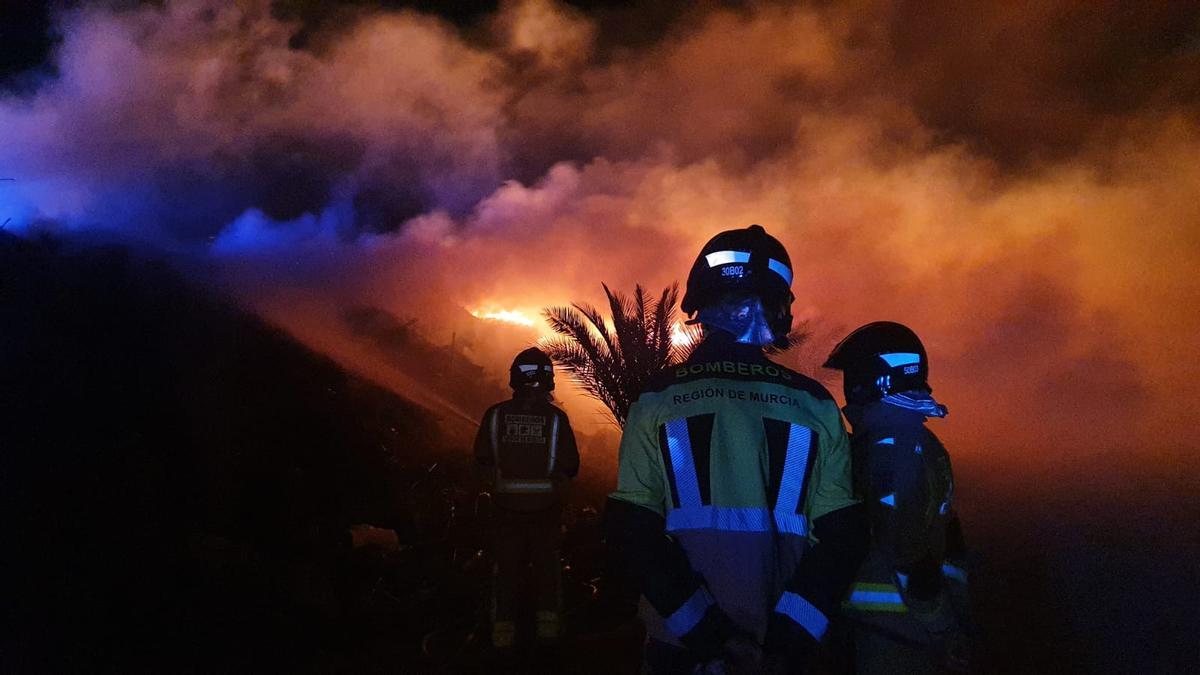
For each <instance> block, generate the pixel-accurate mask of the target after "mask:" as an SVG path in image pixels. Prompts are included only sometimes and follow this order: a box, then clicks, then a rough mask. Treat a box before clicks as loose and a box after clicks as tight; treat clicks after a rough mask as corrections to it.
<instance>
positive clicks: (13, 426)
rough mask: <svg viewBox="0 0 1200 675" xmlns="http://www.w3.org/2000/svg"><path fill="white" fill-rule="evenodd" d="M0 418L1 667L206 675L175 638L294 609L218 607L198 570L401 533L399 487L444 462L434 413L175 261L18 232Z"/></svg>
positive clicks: (5, 315)
mask: <svg viewBox="0 0 1200 675" xmlns="http://www.w3.org/2000/svg"><path fill="white" fill-rule="evenodd" d="M0 421H2V423H0V500H2V502H0V513H2V515H0V518H2V519H3V521H4V530H3V531H4V533H5V537H4V548H5V551H6V553H5V555H4V556H0V558H3V561H4V562H3V563H2V564H3V565H4V569H3V570H0V571H2V573H3V574H2V578H3V582H2V583H3V584H4V588H3V589H2V590H0V595H2V596H3V597H4V598H5V600H4V603H3V607H4V615H3V619H2V620H3V622H4V626H3V628H2V629H0V631H2V635H3V637H0V670H4V671H6V672H12V671H14V670H15V671H21V672H25V671H29V670H38V671H41V670H46V669H53V670H61V669H66V670H77V669H84V670H89V671H96V670H108V669H114V670H126V669H128V668H129V667H130V666H131V665H134V666H135V669H140V668H137V667H136V664H137V663H142V664H143V665H145V666H147V667H149V668H151V669H153V668H155V667H160V666H162V665H168V664H174V665H175V666H178V667H180V668H182V669H184V670H190V669H192V668H196V667H198V665H197V663H196V661H194V660H192V661H190V662H187V663H184V662H175V661H174V660H173V659H174V658H177V657H176V656H174V655H178V654H179V652H180V650H179V649H178V645H179V644H180V641H181V640H182V641H187V640H190V639H191V638H193V637H196V635H198V633H196V629H197V628H198V627H205V626H206V627H207V628H205V630H208V631H211V630H218V631H219V629H218V628H215V627H216V626H220V625H224V624H229V625H231V626H232V625H238V624H239V623H255V624H257V625H256V628H255V630H259V631H267V630H268V627H267V626H266V625H265V624H268V623H270V621H271V620H274V619H277V618H278V616H277V615H276V614H271V612H272V611H274V610H265V609H263V607H264V606H266V605H268V604H270V603H271V602H274V601H275V600H277V599H278V598H268V597H267V596H268V595H270V594H269V593H268V591H267V590H266V586H269V585H270V584H266V585H263V588H255V589H254V590H251V591H249V592H247V593H245V594H240V595H239V594H232V595H231V596H230V598H232V600H229V601H230V602H232V603H233V605H232V606H229V605H225V606H223V607H219V608H217V607H214V606H213V605H215V604H217V603H216V601H215V600H214V599H213V594H212V592H211V591H212V587H211V585H210V582H211V581H212V579H208V578H206V577H205V576H204V575H203V574H201V575H200V576H199V577H198V576H197V575H196V574H194V571H195V569H196V568H197V565H200V566H201V567H203V564H204V561H205V560H208V559H211V558H213V557H214V555H216V557H218V558H220V557H221V556H222V555H225V554H229V555H231V556H232V557H233V558H241V559H253V560H256V561H272V562H271V563H270V564H271V565H275V567H272V568H270V569H272V570H280V569H293V568H291V567H288V565H289V564H291V562H296V561H299V562H300V563H303V564H307V563H308V562H310V561H312V560H317V559H320V558H321V556H323V555H325V553H326V552H327V551H331V550H335V549H337V548H338V546H340V544H341V539H342V538H343V537H344V536H345V532H346V527H347V526H348V525H350V524H352V523H359V522H370V523H374V524H379V525H384V526H388V527H393V528H397V529H399V530H401V531H403V529H404V528H405V523H406V522H409V521H410V518H409V514H408V513H406V510H405V508H404V506H403V505H402V503H403V497H402V494H401V490H400V487H399V486H401V485H402V484H407V481H408V480H410V479H409V478H407V477H406V475H407V474H408V473H410V472H411V471H413V470H414V468H415V467H418V466H419V465H420V464H421V463H422V462H423V461H426V460H427V459H428V458H430V457H437V456H444V453H445V450H446V449H445V448H443V447H441V445H442V441H441V440H440V438H439V435H438V432H437V426H436V420H435V419H434V418H433V416H432V415H431V414H430V413H428V412H427V411H425V410H424V409H422V408H419V407H417V406H415V405H413V404H411V403H409V402H407V401H405V400H404V399H402V398H400V397H398V396H396V395H394V394H393V393H391V392H389V391H387V390H385V389H383V388H381V387H378V386H376V385H373V384H371V383H369V382H366V381H364V380H362V379H360V378H357V377H355V376H352V375H350V374H348V373H347V372H346V371H344V370H343V369H342V368H340V367H339V366H338V365H336V364H335V363H334V362H332V361H331V360H329V359H328V358H325V357H323V356H320V355H318V354H315V353H313V352H311V351H310V350H308V349H306V348H305V347H303V346H301V345H299V344H298V343H297V342H295V341H294V340H292V339H291V338H289V337H288V336H287V335H285V334H284V333H282V332H281V331H279V330H277V329H275V328H272V327H270V326H268V325H266V324H264V323H263V322H262V321H260V320H258V319H257V318H255V317H253V316H251V315H249V314H247V313H246V312H243V311H241V310H240V309H238V308H237V307H236V306H234V305H233V304H231V303H229V302H227V301H223V300H220V299H218V298H217V297H216V296H215V295H214V294H213V293H210V292H208V291H207V290H205V289H203V288H200V287H197V286H196V285H194V284H192V283H190V282H188V281H186V280H184V279H183V278H182V277H181V276H180V275H178V274H176V273H175V272H173V271H172V270H171V269H170V268H169V267H168V266H166V265H165V264H163V263H160V262H154V261H148V260H145V259H142V258H140V257H138V256H135V255H133V254H131V253H130V252H129V251H128V250H126V249H123V248H120V247H115V246H109V247H93V248H87V249H72V247H70V246H68V245H65V244H62V243H61V242H55V241H50V240H43V241H27V240H24V239H20V238H17V237H15V236H12V235H10V234H6V233H2V232H0ZM214 551H217V552H218V553H216V554H214ZM230 552H232V553H230ZM266 576H270V577H273V578H274V577H281V576H286V575H285V574H273V573H272V574H267V575H266ZM280 583H282V581H281V582H280ZM251 586H254V584H251ZM256 594H257V595H256ZM283 595H287V593H283ZM226 600H228V598H226ZM239 603H244V606H241V605H239ZM206 608H207V609H206ZM206 611H212V612H213V614H212V615H211V616H206V615H205V612H206ZM264 612H265V614H264ZM264 616H265V617H267V618H266V619H265V620H263V621H259V620H258V619H259V618H262V617H264ZM249 617H257V618H255V619H251V618H249ZM272 617H273V618H272ZM228 630H229V631H230V632H231V633H232V632H233V631H234V629H233V628H230V629H228ZM229 637H230V636H229V635H224V636H220V637H214V638H213V639H214V640H215V641H217V642H220V641H223V640H225V639H227V638H229ZM196 639H200V638H198V637H197V638H196ZM243 639H246V640H249V639H250V637H249V636H246V637H244V638H243ZM168 644H174V645H176V647H171V648H168V647H167V646H166V645H168ZM156 645H163V646H162V647H161V649H162V650H163V653H164V654H166V653H170V654H172V655H173V656H170V657H164V658H165V661H163V662H158V661H156V660H155V658H154V657H153V653H154V650H155V649H159V647H156ZM212 648H216V649H220V646H219V645H216V644H213V645H198V646H196V651H197V653H207V652H210V651H212ZM261 648H262V647H261V646H260V649H261ZM178 658H184V659H185V660H187V659H191V658H192V657H190V656H188V657H184V656H182V655H180V656H178ZM147 659H149V660H147ZM151 664H153V665H151ZM276 665H278V663H277V664H276ZM172 669H174V668H172ZM201 669H203V668H201Z"/></svg>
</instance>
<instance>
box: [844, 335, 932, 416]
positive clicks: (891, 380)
mask: <svg viewBox="0 0 1200 675" xmlns="http://www.w3.org/2000/svg"><path fill="white" fill-rule="evenodd" d="M825 367H826V368H833V369H835V370H840V371H842V389H843V391H844V392H845V394H846V402H847V403H856V404H859V405H864V404H867V403H870V402H872V401H877V400H879V399H881V398H883V397H884V396H887V395H888V394H893V393H900V392H905V391H925V392H932V391H933V388H932V387H930V386H929V359H928V357H927V356H926V354H925V345H923V344H921V338H919V337H917V334H916V333H914V332H913V331H912V329H910V328H909V327H907V326H905V325H903V324H899V323H895V322H892V321H876V322H874V323H869V324H867V325H865V326H862V327H860V328H858V329H856V330H854V331H853V332H852V333H850V334H849V335H847V336H846V337H845V338H843V339H842V341H841V342H839V343H838V345H837V346H836V347H834V348H833V352H831V353H830V354H829V358H828V359H827V360H826V361H825Z"/></svg>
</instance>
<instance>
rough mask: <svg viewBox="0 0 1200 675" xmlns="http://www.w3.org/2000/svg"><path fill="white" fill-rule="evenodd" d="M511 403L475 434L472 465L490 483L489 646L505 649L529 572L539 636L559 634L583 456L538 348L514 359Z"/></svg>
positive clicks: (487, 417) (494, 410) (492, 411)
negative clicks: (568, 494) (568, 515)
mask: <svg viewBox="0 0 1200 675" xmlns="http://www.w3.org/2000/svg"><path fill="white" fill-rule="evenodd" d="M509 384H510V385H511V386H512V388H513V397H512V399H511V400H508V401H503V402H501V403H497V404H496V405H494V406H492V407H491V408H489V409H488V411H487V412H486V413H484V415H483V420H482V421H481V422H480V425H479V433H478V434H477V435H476V437H475V461H476V462H477V463H478V464H479V465H480V466H481V467H483V468H484V469H485V470H486V471H487V472H488V473H489V474H491V479H492V483H493V494H494V498H493V504H494V505H495V507H496V508H495V509H494V511H495V513H494V517H493V523H492V556H493V558H494V560H495V568H494V569H495V574H494V577H493V583H492V644H493V646H495V647H497V648H500V649H504V648H507V647H511V646H512V645H513V643H514V640H515V638H516V623H515V621H514V610H515V608H516V607H515V606H516V605H517V604H518V603H517V598H516V597H515V593H516V590H517V589H518V588H520V587H521V586H522V584H521V581H522V577H523V572H524V571H525V570H526V569H531V571H532V574H533V580H532V581H533V584H532V586H533V588H534V589H536V590H535V592H536V595H537V597H536V598H535V601H536V603H535V604H536V610H537V623H536V626H537V637H538V638H539V639H541V640H553V639H555V638H557V637H558V636H559V632H560V630H561V628H560V618H559V611H560V608H559V604H560V592H561V589H560V584H561V579H560V575H561V568H560V566H559V553H558V549H559V540H560V538H561V531H560V527H561V517H562V496H563V490H564V488H565V486H566V484H567V482H568V481H569V480H570V479H571V478H573V477H574V476H575V474H576V473H578V471H579V451H578V449H577V448H576V445H575V434H574V433H573V432H572V431H571V423H570V422H569V421H568V420H567V415H566V413H564V412H563V411H562V410H559V409H558V408H557V407H555V406H554V405H553V404H551V403H550V392H551V391H552V390H553V389H554V365H553V364H552V363H551V361H550V358H549V357H547V356H546V355H545V354H544V353H542V352H541V351H540V350H538V349H533V348H530V349H526V350H525V351H523V352H521V353H520V354H518V355H517V358H516V359H515V360H514V361H513V364H512V368H511V369H510V378H509Z"/></svg>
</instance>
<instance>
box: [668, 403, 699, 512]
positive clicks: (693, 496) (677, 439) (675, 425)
mask: <svg viewBox="0 0 1200 675" xmlns="http://www.w3.org/2000/svg"><path fill="white" fill-rule="evenodd" d="M666 428H667V449H668V450H669V451H670V453H671V471H672V472H674V474H675V489H676V490H678V491H679V506H680V507H682V508H689V507H698V506H700V483H699V481H698V480H697V479H696V465H695V463H694V462H693V460H692V439H691V436H689V435H688V422H687V418H686V417H680V418H678V419H673V420H670V421H669V422H667V424H666Z"/></svg>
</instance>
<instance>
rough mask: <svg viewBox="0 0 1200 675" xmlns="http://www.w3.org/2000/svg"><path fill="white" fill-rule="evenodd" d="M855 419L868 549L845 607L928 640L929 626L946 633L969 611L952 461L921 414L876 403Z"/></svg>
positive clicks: (909, 637) (905, 635) (890, 629)
mask: <svg viewBox="0 0 1200 675" xmlns="http://www.w3.org/2000/svg"><path fill="white" fill-rule="evenodd" d="M851 417H852V422H853V424H854V435H853V437H852V439H851V444H852V449H853V453H854V458H855V465H856V470H857V473H858V475H857V476H856V483H857V484H858V488H859V490H860V491H861V493H862V494H863V495H864V496H865V497H866V500H865V501H866V503H867V504H868V508H869V509H870V519H871V551H870V554H869V555H868V557H867V560H866V561H865V563H864V564H863V566H862V568H861V569H860V570H859V574H858V579H857V581H856V582H855V584H854V586H853V587H852V588H851V592H850V594H849V596H848V597H847V600H846V606H847V609H848V610H849V611H850V613H851V614H852V615H853V616H855V617H856V618H857V619H858V620H860V621H863V622H866V623H869V624H873V625H876V626H878V627H880V628H881V629H883V630H885V631H886V632H887V633H891V634H894V635H895V636H896V637H897V638H900V639H903V640H906V641H910V642H919V643H923V642H927V641H929V640H930V639H931V635H930V634H929V629H930V628H931V627H932V628H936V629H939V630H948V629H950V628H951V627H952V626H953V624H955V623H958V622H959V621H962V620H963V619H964V616H963V615H964V613H965V611H966V608H965V602H964V599H965V594H966V572H965V570H964V566H963V565H964V561H963V557H964V554H965V551H964V545H963V540H962V531H961V528H960V526H959V523H958V518H957V516H956V514H955V512H954V505H953V496H954V478H953V473H952V471H951V467H950V457H949V455H948V454H947V452H946V449H945V447H944V446H943V445H942V443H941V441H939V440H938V438H937V437H936V436H935V435H934V434H933V433H932V432H931V431H929V429H927V428H926V427H925V424H924V422H925V416H924V415H923V414H921V413H920V412H916V411H913V410H906V409H903V408H899V407H895V406H892V405H889V404H887V403H884V402H876V403H873V404H871V405H869V406H867V407H866V408H865V409H862V410H861V411H858V412H857V413H856V414H853V415H851ZM939 624H940V625H939Z"/></svg>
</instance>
